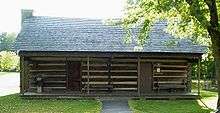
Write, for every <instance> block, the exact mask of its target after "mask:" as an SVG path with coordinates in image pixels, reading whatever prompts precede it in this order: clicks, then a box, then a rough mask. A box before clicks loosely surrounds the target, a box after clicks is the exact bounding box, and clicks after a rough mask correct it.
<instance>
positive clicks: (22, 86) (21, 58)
mask: <svg viewBox="0 0 220 113" xmlns="http://www.w3.org/2000/svg"><path fill="white" fill-rule="evenodd" d="M20 93H22V94H23V93H24V57H23V56H20Z"/></svg>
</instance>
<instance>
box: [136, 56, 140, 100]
mask: <svg viewBox="0 0 220 113" xmlns="http://www.w3.org/2000/svg"><path fill="white" fill-rule="evenodd" d="M137 61H138V62H137V63H138V67H137V72H138V95H139V96H140V95H141V93H140V78H141V75H140V74H141V71H140V69H141V60H140V57H139V56H138V58H137Z"/></svg>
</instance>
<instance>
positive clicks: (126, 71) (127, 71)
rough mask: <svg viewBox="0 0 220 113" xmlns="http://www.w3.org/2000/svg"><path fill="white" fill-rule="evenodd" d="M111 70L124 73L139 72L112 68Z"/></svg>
mask: <svg viewBox="0 0 220 113" xmlns="http://www.w3.org/2000/svg"><path fill="white" fill-rule="evenodd" d="M111 72H118V73H120V72H122V73H129V72H132V73H133V72H137V70H111Z"/></svg>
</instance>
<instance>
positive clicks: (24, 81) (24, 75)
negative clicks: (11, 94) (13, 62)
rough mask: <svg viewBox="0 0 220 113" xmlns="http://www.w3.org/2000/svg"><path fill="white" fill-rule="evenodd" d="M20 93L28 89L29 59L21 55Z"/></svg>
mask: <svg viewBox="0 0 220 113" xmlns="http://www.w3.org/2000/svg"><path fill="white" fill-rule="evenodd" d="M20 69H21V71H20V81H21V82H20V93H22V94H23V93H24V92H25V91H26V90H27V89H28V87H29V86H28V85H29V84H28V83H29V80H28V71H29V68H28V61H27V60H26V59H25V57H24V56H21V57H20Z"/></svg>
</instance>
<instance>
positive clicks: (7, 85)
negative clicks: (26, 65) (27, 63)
mask: <svg viewBox="0 0 220 113" xmlns="http://www.w3.org/2000/svg"><path fill="white" fill-rule="evenodd" d="M19 81H20V78H19V73H4V72H0V96H5V95H10V94H14V93H19V89H20V88H19Z"/></svg>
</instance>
